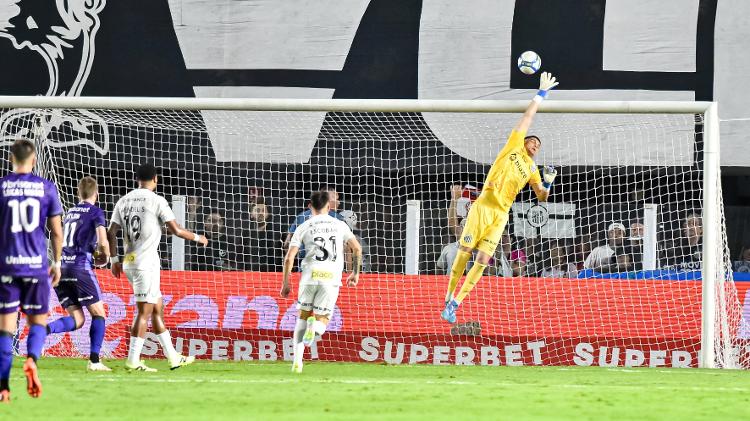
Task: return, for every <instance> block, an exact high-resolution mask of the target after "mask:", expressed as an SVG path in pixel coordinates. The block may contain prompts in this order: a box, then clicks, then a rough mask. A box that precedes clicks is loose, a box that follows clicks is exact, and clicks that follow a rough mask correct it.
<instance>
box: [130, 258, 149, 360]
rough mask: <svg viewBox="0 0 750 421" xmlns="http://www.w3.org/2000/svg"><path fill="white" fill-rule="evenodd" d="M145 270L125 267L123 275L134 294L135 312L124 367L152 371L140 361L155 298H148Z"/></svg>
mask: <svg viewBox="0 0 750 421" xmlns="http://www.w3.org/2000/svg"><path fill="white" fill-rule="evenodd" d="M145 275H146V273H145V271H141V270H135V269H125V276H127V277H128V282H130V285H131V286H132V287H133V295H135V305H136V313H135V317H134V318H133V325H132V326H131V327H130V346H129V347H128V359H127V361H126V362H125V368H127V369H129V370H136V371H147V372H154V371H156V369H153V368H150V367H148V366H146V364H144V363H143V361H141V350H142V349H143V343H144V342H145V341H146V332H147V331H148V321H149V320H150V319H151V314H152V313H153V312H154V305H155V303H156V300H155V299H150V298H149V294H150V292H151V283H150V281H151V279H150V278H149V277H148V276H145Z"/></svg>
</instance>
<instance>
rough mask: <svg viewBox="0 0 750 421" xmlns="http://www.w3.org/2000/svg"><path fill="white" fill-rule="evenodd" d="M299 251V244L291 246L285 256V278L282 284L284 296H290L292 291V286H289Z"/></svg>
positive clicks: (282, 294)
mask: <svg viewBox="0 0 750 421" xmlns="http://www.w3.org/2000/svg"><path fill="white" fill-rule="evenodd" d="M298 252H299V246H296V245H294V246H291V247H289V250H287V252H286V256H284V280H283V281H282V284H281V296H282V297H284V298H286V297H288V296H289V293H290V292H291V291H292V288H291V287H290V286H289V277H290V276H291V274H292V269H293V268H294V262H295V260H296V259H297V253H298Z"/></svg>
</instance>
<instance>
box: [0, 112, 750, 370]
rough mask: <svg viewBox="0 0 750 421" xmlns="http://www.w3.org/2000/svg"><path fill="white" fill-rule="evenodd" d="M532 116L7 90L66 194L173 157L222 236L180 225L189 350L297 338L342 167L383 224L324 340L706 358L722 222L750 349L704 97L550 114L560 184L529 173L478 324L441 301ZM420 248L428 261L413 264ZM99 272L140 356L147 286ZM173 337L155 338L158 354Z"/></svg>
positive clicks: (586, 361)
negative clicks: (483, 198)
mask: <svg viewBox="0 0 750 421" xmlns="http://www.w3.org/2000/svg"><path fill="white" fill-rule="evenodd" d="M518 118H519V115H518V114H505V113H497V114H472V113H362V112H328V113H326V112H270V111H269V112H262V111H254V112H239V111H202V112H197V111H170V110H148V111H144V110H94V109H91V110H81V109H36V110H22V109H6V110H3V113H2V120H1V121H0V124H1V125H0V135H2V140H1V141H2V145H3V146H4V149H6V150H7V146H8V145H9V144H10V142H12V141H13V140H14V139H16V138H18V137H28V138H32V139H34V140H35V141H36V142H37V145H38V146H39V150H40V152H39V163H38V166H37V167H38V168H37V170H38V172H39V173H40V174H42V175H43V176H45V177H48V178H50V179H51V180H53V181H54V182H55V183H56V184H57V186H58V189H59V191H60V196H61V199H62V201H63V205H64V207H65V208H66V209H67V208H69V207H71V206H73V205H74V204H75V203H76V201H77V198H76V186H77V183H78V181H79V180H80V178H82V177H84V176H87V175H91V176H93V177H95V178H96V179H97V180H98V182H99V184H100V196H99V203H100V206H101V207H102V208H103V209H104V210H105V211H106V214H107V216H108V218H109V217H110V216H111V213H112V210H113V208H114V204H115V202H116V201H117V199H118V198H120V197H121V196H122V195H124V194H125V193H127V192H128V191H129V190H131V189H133V188H135V187H136V184H135V182H134V169H135V167H136V166H137V165H138V164H139V163H143V162H147V161H148V162H152V163H154V164H156V165H157V167H158V168H159V169H160V177H159V185H158V189H157V192H158V193H159V194H161V195H163V196H164V197H166V199H167V200H168V201H169V202H170V203H171V204H172V205H173V207H174V208H175V209H176V210H177V213H178V215H183V216H181V217H180V219H181V221H182V223H183V225H184V226H186V227H187V228H188V229H190V230H194V231H196V232H198V233H202V234H206V235H207V236H208V237H209V241H210V244H209V246H208V247H207V248H205V249H202V248H197V247H195V246H194V245H193V244H184V245H183V244H182V242H180V241H175V240H173V239H172V238H170V237H168V236H167V235H166V234H165V235H164V238H163V241H162V244H161V246H160V256H161V259H162V273H161V290H162V293H163V294H164V302H165V315H166V322H167V325H168V326H169V327H171V331H172V335H173V337H175V338H176V342H177V348H178V350H180V351H181V352H183V353H190V354H195V355H198V356H199V357H200V358H209V359H217V360H222V359H229V360H249V359H252V360H282V359H290V358H291V349H292V346H291V334H292V329H293V327H294V323H295V319H296V309H295V301H294V297H296V293H297V288H296V284H295V283H296V280H297V279H298V278H297V277H295V278H293V291H292V296H291V297H290V298H281V297H280V296H279V289H280V284H281V268H282V266H281V262H282V258H283V254H284V250H283V247H284V240H285V239H286V238H287V236H288V235H289V232H290V228H292V227H293V224H294V222H295V220H296V219H297V215H298V214H300V213H301V212H302V211H304V210H305V208H306V198H307V197H309V194H310V193H311V192H312V191H313V190H316V189H318V188H320V187H321V186H323V185H326V186H330V187H331V188H333V189H335V190H336V191H337V193H338V203H337V204H336V206H335V208H336V210H337V212H338V213H339V215H340V217H341V218H343V219H344V220H345V221H346V222H347V223H348V224H350V226H351V227H352V228H353V231H354V232H355V234H357V236H358V238H359V239H360V241H361V242H362V244H363V248H364V275H363V276H362V278H361V282H360V285H358V286H357V287H356V288H348V287H346V286H344V287H342V289H341V293H340V296H339V299H338V302H337V305H336V309H335V311H334V314H333V317H332V320H331V323H330V325H329V328H328V331H327V333H326V334H325V335H324V337H323V339H322V340H320V341H319V342H317V343H316V344H315V345H314V346H313V347H312V348H311V352H310V354H309V355H307V356H306V358H312V359H319V360H325V361H372V362H386V363H393V364H397V363H434V364H441V363H444V364H490V365H520V364H524V365H567V364H577V365H601V366H609V365H621V366H623V365H624V366H675V367H681V366H696V365H697V364H698V355H699V349H700V339H701V309H702V302H701V282H700V279H701V274H700V268H701V264H702V262H703V257H702V233H703V231H705V230H709V229H714V230H718V232H719V233H720V235H719V240H720V241H719V245H718V247H717V250H716V255H717V256H718V264H717V268H718V269H717V273H716V274H715V276H716V278H717V279H718V281H717V287H716V297H717V298H716V302H715V303H714V310H715V313H716V325H715V331H716V340H715V342H714V349H715V351H716V359H717V365H718V366H723V367H736V366H743V367H747V366H748V365H749V364H750V361H748V358H747V347H746V339H747V336H748V334H750V329H748V327H747V325H746V323H745V322H744V321H743V319H742V310H741V306H740V298H741V297H739V296H738V292H737V291H738V290H737V286H736V285H735V283H734V282H733V279H732V273H731V266H730V259H729V255H730V254H729V250H728V249H727V240H726V229H725V225H724V216H723V206H722V205H721V187H720V185H718V186H716V187H715V188H712V189H708V190H705V189H704V186H703V170H702V168H703V158H702V157H703V118H702V116H701V115H692V114H689V115H626V114H610V115H591V114H539V115H537V118H536V120H535V122H534V124H533V126H532V130H531V131H530V134H536V135H538V136H539V138H540V139H541V141H542V147H541V151H540V153H539V154H538V155H537V156H536V157H535V161H536V163H537V164H538V165H540V166H541V165H553V166H555V167H556V168H557V169H558V173H559V176H558V178H557V180H556V182H555V184H554V185H553V187H552V190H551V192H552V193H551V197H550V201H549V203H546V204H545V203H539V202H538V201H537V200H536V198H535V196H534V194H533V192H532V190H531V189H530V188H529V187H525V188H524V189H523V190H522V191H521V193H520V194H519V195H518V197H517V198H516V202H515V204H514V205H513V208H512V210H511V212H510V220H509V222H508V226H507V228H506V234H505V235H503V239H502V242H501V245H500V246H499V247H498V250H497V252H496V253H495V256H494V258H493V259H492V261H491V262H490V266H489V267H488V269H487V271H486V272H485V276H484V277H483V278H482V279H481V281H480V282H479V283H478V285H477V286H476V288H475V289H474V291H473V292H472V293H471V294H470V295H469V297H468V298H467V299H466V300H465V302H464V303H463V305H462V306H461V307H460V309H459V311H458V321H457V323H456V324H455V325H453V326H451V325H449V324H447V323H446V322H444V321H442V320H441V319H440V311H441V309H442V308H443V305H444V297H445V290H446V286H447V283H448V279H447V276H446V273H447V272H448V271H449V270H450V266H451V264H452V258H453V256H455V250H456V247H457V246H456V241H457V240H458V237H459V236H460V229H461V226H462V220H463V219H464V218H465V215H466V212H467V209H468V208H469V207H470V206H471V203H472V201H473V199H474V198H475V197H476V195H477V194H478V192H479V191H481V188H482V185H483V182H484V177H485V175H486V173H487V171H488V170H489V166H490V165H491V163H492V162H493V161H494V159H495V156H496V154H497V153H498V151H499V150H500V149H501V148H502V147H503V145H504V143H505V141H506V139H507V137H508V135H509V134H510V129H511V128H512V127H513V126H514V125H515V123H516V121H517V119H518ZM2 165H3V167H2V170H3V172H7V171H8V170H9V168H8V167H9V164H8V163H7V161H3V164H2ZM518 170H519V171H536V170H537V169H536V168H519V169H518ZM706 192H709V193H710V194H714V195H717V196H718V200H719V204H720V205H719V214H720V216H721V217H720V220H719V221H718V223H717V226H713V227H709V226H704V224H703V218H702V215H703V211H704V209H703V205H702V203H703V196H704V194H705V193H706ZM411 200H414V201H418V203H419V212H418V214H419V228H418V231H415V232H418V235H416V237H417V238H416V240H417V244H419V246H418V247H417V249H416V250H411V251H410V250H407V240H408V238H407V237H408V236H409V235H410V234H409V231H408V230H407V223H406V221H407V212H408V208H407V201H411ZM409 244H412V243H409ZM415 256H416V257H415ZM342 257H344V258H345V257H346V256H342ZM410 259H411V261H412V262H415V261H416V265H417V267H418V273H412V274H406V272H407V267H409V262H407V260H410ZM415 259H416V260H415ZM97 273H98V277H99V281H100V284H101V289H102V300H103V301H104V302H105V304H106V306H107V310H108V316H107V325H108V329H107V335H106V341H105V344H104V351H103V353H104V355H105V356H107V357H110V358H121V357H124V356H125V355H126V353H127V340H128V333H127V330H128V326H129V323H130V321H131V320H132V317H133V313H134V308H135V307H134V300H133V297H132V291H131V289H130V287H129V285H128V283H127V281H126V280H125V279H124V278H123V279H115V278H113V277H112V275H111V274H110V273H109V272H108V271H107V270H100V271H98V272H97ZM459 287H460V284H459ZM51 301H52V306H51V308H52V309H53V310H52V315H51V319H54V318H57V317H60V316H62V315H63V314H64V309H62V308H61V307H60V306H59V303H58V302H57V298H56V297H55V296H54V294H53V297H52V298H51ZM87 317H88V315H87ZM88 326H89V322H88V321H87V322H86V324H85V325H84V327H83V328H82V329H79V330H77V331H75V332H72V333H67V334H57V335H51V336H50V337H49V338H48V339H47V343H46V353H47V355H55V356H86V355H88V347H89V339H88ZM19 327H20V329H19V334H18V340H19V349H20V350H21V351H22V352H23V350H25V343H24V341H25V339H24V338H25V334H24V333H23V332H24V329H23V328H24V325H23V322H21V324H20V326H19ZM159 352H160V351H159V347H158V346H156V340H155V338H154V337H149V340H148V341H147V345H146V347H145V348H144V355H145V356H147V357H148V356H154V357H156V356H158V355H159Z"/></svg>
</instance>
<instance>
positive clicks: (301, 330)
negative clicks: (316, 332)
mask: <svg viewBox="0 0 750 421" xmlns="http://www.w3.org/2000/svg"><path fill="white" fill-rule="evenodd" d="M305 330H307V322H306V321H304V320H302V319H297V324H295V325H294V337H293V338H292V339H293V343H294V346H297V344H298V343H300V342H302V337H303V336H305Z"/></svg>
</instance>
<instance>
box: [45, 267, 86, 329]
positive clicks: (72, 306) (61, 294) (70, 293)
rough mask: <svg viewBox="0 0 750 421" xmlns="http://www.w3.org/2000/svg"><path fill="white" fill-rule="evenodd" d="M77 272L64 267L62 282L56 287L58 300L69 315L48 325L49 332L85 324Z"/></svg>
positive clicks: (76, 327) (75, 327)
mask: <svg viewBox="0 0 750 421" xmlns="http://www.w3.org/2000/svg"><path fill="white" fill-rule="evenodd" d="M77 281H78V280H77V279H76V278H75V274H73V273H70V270H69V269H64V270H63V273H62V277H61V278H60V283H59V284H58V285H57V286H56V287H55V288H54V289H55V294H56V295H57V301H58V302H59V303H60V306H62V307H63V308H64V309H65V310H66V311H67V312H68V315H67V316H63V317H60V318H59V319H57V320H55V321H52V322H50V323H49V324H48V325H47V334H51V333H63V332H71V331H74V330H76V329H79V328H80V327H81V326H83V322H84V317H83V311H82V310H81V305H80V303H79V302H78V291H77V284H78V282H77Z"/></svg>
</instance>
